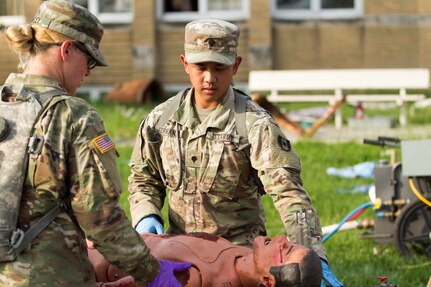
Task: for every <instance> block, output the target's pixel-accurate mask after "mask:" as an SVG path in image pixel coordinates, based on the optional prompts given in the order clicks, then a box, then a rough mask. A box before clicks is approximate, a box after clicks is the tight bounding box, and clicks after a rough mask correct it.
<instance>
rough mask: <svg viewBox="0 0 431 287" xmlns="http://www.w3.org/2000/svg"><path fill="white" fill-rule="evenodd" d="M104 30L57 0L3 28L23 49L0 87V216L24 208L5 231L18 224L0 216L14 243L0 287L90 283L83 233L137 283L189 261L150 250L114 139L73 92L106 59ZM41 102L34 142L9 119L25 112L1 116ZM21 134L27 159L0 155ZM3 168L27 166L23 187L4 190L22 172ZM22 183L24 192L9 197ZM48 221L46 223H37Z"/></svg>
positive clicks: (160, 279) (0, 268) (165, 280)
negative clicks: (132, 210)
mask: <svg viewBox="0 0 431 287" xmlns="http://www.w3.org/2000/svg"><path fill="white" fill-rule="evenodd" d="M102 34H103V27H102V25H101V24H100V22H99V21H98V19H97V18H96V17H95V16H94V15H92V14H91V13H90V12H89V11H88V10H87V9H85V8H83V7H81V6H78V5H75V4H73V3H70V2H67V1H61V0H55V1H44V2H43V3H42V4H41V6H40V8H39V10H38V12H37V14H36V16H35V17H34V19H33V22H32V23H31V24H26V25H21V26H11V27H9V28H8V29H7V31H6V37H7V39H8V41H9V43H10V46H11V47H12V48H14V49H15V51H17V52H18V53H19V54H20V59H21V63H20V67H21V70H22V73H12V74H10V75H9V77H8V78H7V80H6V83H5V85H4V86H1V87H0V93H1V102H0V103H1V105H0V120H1V123H2V124H1V125H0V134H1V136H0V141H1V143H0V171H2V172H0V191H1V195H2V196H1V211H0V214H1V215H2V219H4V217H3V214H5V212H7V211H8V210H7V208H8V206H9V204H10V203H11V202H12V201H14V202H16V203H17V207H16V208H15V209H11V210H9V211H10V212H11V214H12V213H14V212H15V210H17V209H18V207H19V205H21V208H20V209H19V211H20V212H19V213H18V212H15V213H16V214H18V215H17V217H18V218H17V221H18V224H17V228H18V229H17V230H12V233H11V235H12V234H13V235H15V234H17V236H10V238H8V237H9V235H6V236H4V234H5V233H6V231H7V229H6V228H8V227H9V226H11V225H12V226H13V225H14V224H15V223H16V222H7V221H6V222H4V221H3V220H1V221H0V224H1V226H0V227H1V231H2V233H1V238H2V239H4V238H5V241H6V245H8V241H9V239H10V241H11V243H12V244H11V246H10V252H9V251H7V250H9V249H8V248H5V246H3V245H2V246H1V248H2V249H1V250H2V251H3V250H4V249H6V251H7V252H2V253H1V254H0V256H1V258H2V259H1V260H0V261H1V262H0V285H1V286H95V284H96V279H95V274H94V270H93V268H92V265H91V263H90V261H89V260H88V256H87V246H86V241H85V238H86V237H87V238H89V239H91V240H92V241H93V242H94V245H95V246H96V247H97V248H98V250H99V251H100V252H101V253H102V254H103V255H104V256H105V257H106V259H107V260H109V261H110V262H112V263H115V264H116V265H117V266H119V267H120V268H121V269H122V270H123V271H125V272H128V273H130V274H133V276H134V277H135V280H136V282H137V284H139V285H140V286H144V285H146V284H148V285H147V286H180V285H179V282H178V280H176V278H175V277H174V271H176V270H183V269H188V268H189V267H190V264H187V263H176V262H170V261H159V260H157V259H156V258H155V257H153V256H151V255H150V252H149V249H148V248H147V246H146V245H145V243H144V242H143V240H142V239H141V237H140V236H139V235H138V234H137V232H136V231H135V230H134V229H133V227H132V225H131V223H130V221H129V220H128V219H127V217H126V215H125V213H124V211H123V210H122V209H121V208H120V206H119V204H118V200H119V198H120V194H121V182H120V176H119V173H118V169H117V166H116V151H115V146H114V144H113V143H112V141H111V140H110V139H109V136H108V134H107V133H106V130H105V127H104V126H103V122H102V120H101V119H100V116H99V115H98V113H97V111H96V110H95V109H94V108H93V107H91V106H90V105H89V104H88V103H87V102H85V101H84V100H82V99H80V98H77V97H74V96H75V94H76V91H77V89H78V87H79V85H80V84H81V82H82V80H83V79H84V78H85V77H86V76H89V75H90V70H91V69H92V68H94V67H95V66H107V62H106V60H105V58H104V57H103V55H102V54H101V52H100V50H99V43H100V40H101V38H102ZM47 101H49V105H48V106H47V108H46V109H45V110H43V113H42V114H40V116H39V118H37V117H36V120H35V119H34V118H35V117H33V118H32V122H34V121H35V126H34V128H35V134H34V136H32V137H31V138H32V139H35V140H34V141H33V140H30V141H29V137H23V138H19V137H16V136H15V134H16V133H17V130H13V129H14V126H16V125H17V121H19V120H21V121H24V120H23V119H22V118H24V117H26V116H27V114H26V113H21V114H17V115H13V114H12V115H9V116H6V115H7V114H8V113H7V111H8V109H11V108H12V107H13V106H16V105H21V106H24V103H26V104H25V106H28V107H29V108H28V109H26V110H25V111H26V112H28V113H32V112H33V111H34V110H36V109H37V108H38V106H39V105H41V103H46V102H47ZM5 117H6V118H5ZM14 121H15V122H14ZM29 124H32V123H29ZM8 127H9V128H8ZM14 136H15V138H14ZM15 139H16V140H15ZM20 142H21V143H20ZM27 142H28V143H29V147H30V149H29V150H28V151H29V153H31V154H30V157H29V162H28V164H27V162H25V161H24V162H17V160H16V158H9V160H8V161H6V160H4V159H5V158H8V157H7V156H8V153H11V152H12V153H13V150H14V149H15V148H16V145H18V146H23V145H24V147H26V146H27ZM11 143H15V145H11ZM33 143H35V144H33ZM8 166H18V167H19V170H27V173H23V174H24V175H23V180H22V182H24V186H22V185H20V184H17V185H16V186H15V188H14V189H13V188H12V191H13V192H14V193H13V194H9V195H5V193H6V192H7V190H5V188H4V187H5V186H7V184H9V183H10V184H14V183H15V182H19V180H20V179H19V178H17V177H16V173H13V174H4V173H3V171H4V170H5V169H6V170H7V167H8ZM20 190H22V198H21V200H19V197H17V196H16V194H21V192H20ZM52 214H54V216H53V218H51V219H49V220H46V217H45V215H49V217H51V215H52ZM42 217H44V218H45V219H44V220H41V218H42ZM49 217H48V218H49ZM11 221H12V220H11ZM45 221H46V223H47V226H46V227H45V228H42V229H43V230H42V231H41V232H37V231H35V229H34V228H36V229H39V227H40V226H42V225H40V223H41V222H45ZM33 236H35V237H34V239H32V240H31V239H28V238H31V237H33ZM20 239H22V241H21V240H20ZM27 241H30V242H27ZM6 247H7V246H6ZM21 249H22V250H21ZM9 255H10V256H9ZM11 255H15V258H14V257H13V256H11ZM6 257H7V258H6Z"/></svg>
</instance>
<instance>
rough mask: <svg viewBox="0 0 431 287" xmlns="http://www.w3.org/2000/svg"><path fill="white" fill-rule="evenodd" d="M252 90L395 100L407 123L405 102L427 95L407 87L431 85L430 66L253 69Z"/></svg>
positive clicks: (326, 98)
mask: <svg viewBox="0 0 431 287" xmlns="http://www.w3.org/2000/svg"><path fill="white" fill-rule="evenodd" d="M248 85H249V91H250V93H261V94H266V95H267V96H268V100H269V101H271V102H328V103H329V104H333V103H335V102H336V101H338V100H340V99H342V98H343V96H345V101H346V102H348V103H358V102H395V103H396V104H397V105H399V106H400V115H399V122H400V125H401V126H405V125H406V124H407V109H406V106H405V102H411V101H418V100H423V99H424V98H425V96H424V95H416V94H408V93H407V89H428V88H429V85H430V83H429V71H428V69H345V70H343V69H342V70H268V71H251V72H250V74H249V82H248ZM345 90H360V91H364V90H372V91H373V92H374V93H375V90H382V91H383V90H398V93H397V94H383V93H382V94H351V95H345V94H344V93H345V92H344V91H345ZM292 91H298V92H299V91H302V92H306V91H315V92H316V91H319V92H322V94H318V95H315V94H313V95H310V94H309V95H307V94H302V93H301V94H299V95H291V94H286V92H290V93H292ZM335 126H336V127H337V128H340V127H341V126H342V114H341V109H337V111H336V112H335Z"/></svg>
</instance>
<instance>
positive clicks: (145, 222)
mask: <svg viewBox="0 0 431 287" xmlns="http://www.w3.org/2000/svg"><path fill="white" fill-rule="evenodd" d="M135 229H136V231H137V232H138V233H139V234H141V233H154V234H163V233H164V229H163V225H162V224H161V223H160V222H159V220H158V219H157V216H155V215H154V214H151V215H148V216H147V217H144V218H142V219H141V221H139V223H138V225H136V228H135Z"/></svg>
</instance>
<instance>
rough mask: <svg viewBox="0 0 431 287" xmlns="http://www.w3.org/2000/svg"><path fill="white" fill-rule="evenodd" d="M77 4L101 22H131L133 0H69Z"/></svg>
mask: <svg viewBox="0 0 431 287" xmlns="http://www.w3.org/2000/svg"><path fill="white" fill-rule="evenodd" d="M69 1H70V2H74V3H76V4H79V5H81V6H83V7H85V8H87V9H88V10H90V12H91V13H93V14H94V15H96V16H97V18H98V19H99V20H100V22H102V23H103V24H121V23H130V22H132V18H133V13H132V8H133V6H132V2H133V0H69Z"/></svg>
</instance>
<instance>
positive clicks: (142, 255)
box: [69, 104, 159, 284]
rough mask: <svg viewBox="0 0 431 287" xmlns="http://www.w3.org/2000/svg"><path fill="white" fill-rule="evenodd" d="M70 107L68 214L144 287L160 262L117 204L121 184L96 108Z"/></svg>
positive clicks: (95, 243)
mask: <svg viewBox="0 0 431 287" xmlns="http://www.w3.org/2000/svg"><path fill="white" fill-rule="evenodd" d="M71 109H72V110H73V111H72V115H73V116H74V117H75V118H74V119H72V121H71V122H72V123H73V124H72V126H71V133H72V135H71V138H72V139H73V142H72V145H71V147H70V149H71V152H70V153H71V154H72V155H74V156H73V158H72V159H71V160H70V163H69V165H70V166H69V168H70V169H71V171H73V174H74V176H72V177H71V181H72V182H71V186H72V187H71V189H72V198H71V209H72V212H73V214H74V216H75V217H76V220H77V222H78V224H79V225H80V227H81V228H82V230H83V231H84V233H85V235H86V237H87V238H88V239H89V240H91V241H92V242H93V243H94V246H95V247H96V248H97V249H98V250H99V251H100V252H101V253H102V254H103V255H104V256H105V258H106V259H107V260H108V261H109V262H111V263H112V264H114V265H116V266H118V267H119V268H120V269H121V270H122V271H124V272H126V273H128V274H130V275H133V276H134V277H135V279H136V281H137V282H138V283H140V284H146V283H148V282H149V281H151V280H152V279H153V278H154V277H155V276H156V275H157V274H158V272H159V264H158V261H157V260H156V259H155V258H154V257H153V256H151V255H150V251H149V249H148V248H147V246H146V245H145V243H144V242H143V241H142V239H141V238H140V236H139V235H138V234H137V233H136V231H135V230H134V229H133V227H132V225H131V223H130V221H129V220H128V218H127V216H126V214H125V212H124V210H123V209H121V207H120V206H119V202H118V201H119V198H120V194H121V180H120V176H119V171H118V168H117V163H116V151H115V148H114V146H113V143H112V142H111V141H110V139H109V137H108V136H107V134H106V131H105V128H104V126H103V123H102V120H101V119H100V117H99V115H98V113H97V112H96V111H95V110H94V109H92V108H91V107H89V106H85V105H84V104H81V105H78V106H77V105H75V106H72V107H71Z"/></svg>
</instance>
